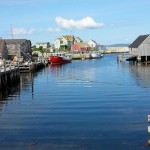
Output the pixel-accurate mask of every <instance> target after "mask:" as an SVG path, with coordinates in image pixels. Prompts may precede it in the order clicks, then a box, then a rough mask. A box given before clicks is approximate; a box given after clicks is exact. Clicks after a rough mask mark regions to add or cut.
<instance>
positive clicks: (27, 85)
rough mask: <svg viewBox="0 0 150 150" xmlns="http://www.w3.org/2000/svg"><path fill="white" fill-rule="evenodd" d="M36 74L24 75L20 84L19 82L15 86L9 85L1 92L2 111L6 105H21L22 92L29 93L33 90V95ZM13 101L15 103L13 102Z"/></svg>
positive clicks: (0, 108) (0, 106) (21, 76)
mask: <svg viewBox="0 0 150 150" xmlns="http://www.w3.org/2000/svg"><path fill="white" fill-rule="evenodd" d="M35 76H36V74H33V73H23V74H21V75H20V82H17V83H16V84H14V85H9V86H7V87H6V88H2V89H1V90H0V110H2V107H3V106H4V105H7V104H8V103H10V104H11V103H13V101H14V100H15V101H14V102H15V103H16V102H17V103H18V104H19V103H20V93H21V92H22V91H29V89H31V91H32V95H33V93H34V86H33V83H34V77H35ZM12 100H13V101H12Z"/></svg>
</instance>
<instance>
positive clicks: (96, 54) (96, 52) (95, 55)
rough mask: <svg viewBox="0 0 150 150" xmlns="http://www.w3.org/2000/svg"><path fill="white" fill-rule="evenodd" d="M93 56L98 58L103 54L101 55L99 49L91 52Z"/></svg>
mask: <svg viewBox="0 0 150 150" xmlns="http://www.w3.org/2000/svg"><path fill="white" fill-rule="evenodd" d="M91 57H92V58H93V59H98V58H101V57H102V55H101V54H100V53H99V52H98V51H93V52H92V53H91Z"/></svg>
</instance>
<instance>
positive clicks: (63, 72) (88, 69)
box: [50, 60, 99, 84]
mask: <svg viewBox="0 0 150 150" xmlns="http://www.w3.org/2000/svg"><path fill="white" fill-rule="evenodd" d="M98 63H99V61H98V60H93V61H91V60H85V61H84V63H81V61H75V62H73V63H71V64H65V65H50V72H51V73H52V75H53V76H54V77H55V79H57V81H58V83H64V82H65V83H69V82H70V83H72V82H73V83H78V82H80V84H81V83H82V82H84V83H85V82H93V81H94V80H96V74H97V73H98V70H97V69H96V67H95V65H98ZM89 64H93V65H89Z"/></svg>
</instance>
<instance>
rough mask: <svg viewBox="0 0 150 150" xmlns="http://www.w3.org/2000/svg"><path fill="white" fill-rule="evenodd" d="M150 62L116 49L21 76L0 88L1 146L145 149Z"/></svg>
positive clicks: (0, 149)
mask: <svg viewBox="0 0 150 150" xmlns="http://www.w3.org/2000/svg"><path fill="white" fill-rule="evenodd" d="M148 114H150V66H141V65H140V64H138V65H132V64H129V63H128V62H121V63H117V55H116V54H106V55H104V58H102V59H95V60H94V59H93V60H74V61H73V62H72V63H69V64H65V65H62V66H48V67H46V68H44V69H42V70H40V71H39V72H37V73H35V74H29V73H24V74H22V75H21V82H20V84H17V85H15V86H14V87H13V88H9V87H7V90H5V91H1V93H0V150H33V149H34V150H148V149H149V146H147V144H146V143H147V140H148V139H149V138H150V133H148V131H147V128H148V125H149V123H148V122H147V116H148Z"/></svg>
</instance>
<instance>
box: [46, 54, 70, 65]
mask: <svg viewBox="0 0 150 150" xmlns="http://www.w3.org/2000/svg"><path fill="white" fill-rule="evenodd" d="M48 61H49V63H51V64H66V63H71V61H72V59H71V58H70V57H69V56H66V55H65V54H62V53H56V54H52V55H51V56H50V57H49V60H48Z"/></svg>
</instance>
